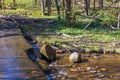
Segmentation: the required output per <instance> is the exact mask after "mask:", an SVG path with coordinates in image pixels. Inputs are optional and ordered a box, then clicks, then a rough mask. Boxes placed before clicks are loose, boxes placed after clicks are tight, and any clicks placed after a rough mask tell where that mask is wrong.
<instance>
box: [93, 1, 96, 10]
mask: <svg viewBox="0 0 120 80" xmlns="http://www.w3.org/2000/svg"><path fill="white" fill-rule="evenodd" d="M95 7H96V0H94V1H93V9H94V10H95Z"/></svg>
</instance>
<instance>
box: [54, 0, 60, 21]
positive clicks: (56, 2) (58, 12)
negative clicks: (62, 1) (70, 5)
mask: <svg viewBox="0 0 120 80" xmlns="http://www.w3.org/2000/svg"><path fill="white" fill-rule="evenodd" d="M55 5H56V8H57V14H58V20H59V19H61V16H60V7H59V5H58V0H55Z"/></svg>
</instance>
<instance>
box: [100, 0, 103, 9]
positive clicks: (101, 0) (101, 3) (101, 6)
mask: <svg viewBox="0 0 120 80" xmlns="http://www.w3.org/2000/svg"><path fill="white" fill-rule="evenodd" d="M99 8H103V0H100V1H99Z"/></svg>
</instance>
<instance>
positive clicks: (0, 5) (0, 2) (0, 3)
mask: <svg viewBox="0 0 120 80" xmlns="http://www.w3.org/2000/svg"><path fill="white" fill-rule="evenodd" d="M0 8H1V9H2V0H0Z"/></svg>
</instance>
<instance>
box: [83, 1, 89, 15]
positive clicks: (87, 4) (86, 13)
mask: <svg viewBox="0 0 120 80" xmlns="http://www.w3.org/2000/svg"><path fill="white" fill-rule="evenodd" d="M84 6H85V15H86V16H88V15H89V14H90V0H84Z"/></svg>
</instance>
